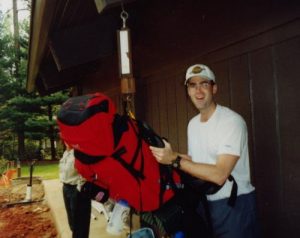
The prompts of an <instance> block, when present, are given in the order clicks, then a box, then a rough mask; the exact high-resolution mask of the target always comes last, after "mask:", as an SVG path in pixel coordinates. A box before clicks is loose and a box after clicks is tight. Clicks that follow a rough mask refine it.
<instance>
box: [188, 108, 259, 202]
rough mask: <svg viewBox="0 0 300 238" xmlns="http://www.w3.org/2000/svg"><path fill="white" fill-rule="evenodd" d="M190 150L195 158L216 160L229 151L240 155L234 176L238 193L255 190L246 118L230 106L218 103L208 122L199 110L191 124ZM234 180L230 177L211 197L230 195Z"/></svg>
mask: <svg viewBox="0 0 300 238" xmlns="http://www.w3.org/2000/svg"><path fill="white" fill-rule="evenodd" d="M188 154H189V155H190V156H191V157H192V160H193V161H194V162H200V163H206V164H216V162H217V156H218V155H221V154H230V155H236V156H239V157H240V158H239V160H238V161H237V164H236V165H235V167H234V169H233V171H232V173H231V174H232V176H233V177H234V179H235V180H236V182H237V186H238V195H241V194H246V193H249V192H251V191H253V190H254V187H253V186H252V185H251V182H250V168H249V153H248V134H247V126H246V123H245V121H244V119H243V118H242V117H241V116H240V115H239V114H237V113H235V112H234V111H232V110H230V109H229V108H227V107H223V106H220V105H217V107H216V110H215V111H214V113H213V114H212V116H211V117H210V118H209V120H208V121H206V122H201V121H200V114H198V115H196V116H195V117H194V118H192V119H191V120H190V122H189V125H188ZM232 183H233V182H230V181H229V180H227V181H226V182H225V184H224V186H223V187H222V189H220V190H219V191H218V192H217V193H215V194H213V195H207V199H208V200H210V201H214V200H219V199H223V198H228V197H229V196H230V193H231V188H232Z"/></svg>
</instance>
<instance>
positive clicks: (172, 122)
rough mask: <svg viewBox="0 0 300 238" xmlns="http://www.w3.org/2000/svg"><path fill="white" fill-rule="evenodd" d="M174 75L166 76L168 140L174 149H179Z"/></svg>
mask: <svg viewBox="0 0 300 238" xmlns="http://www.w3.org/2000/svg"><path fill="white" fill-rule="evenodd" d="M174 82H175V80H174V78H173V77H168V78H166V85H167V87H166V99H167V115H168V132H169V133H168V138H167V139H168V140H169V142H170V143H171V144H172V148H173V149H174V150H178V129H177V106H176V104H177V99H176V86H175V85H176V83H174Z"/></svg>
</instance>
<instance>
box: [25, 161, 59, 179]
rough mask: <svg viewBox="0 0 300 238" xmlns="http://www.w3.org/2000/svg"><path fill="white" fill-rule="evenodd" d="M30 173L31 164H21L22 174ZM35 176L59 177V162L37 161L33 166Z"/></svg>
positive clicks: (26, 175)
mask: <svg viewBox="0 0 300 238" xmlns="http://www.w3.org/2000/svg"><path fill="white" fill-rule="evenodd" d="M29 175H30V166H29V165H28V164H24V165H22V166H21V176H22V177H28V176H29ZM32 176H34V177H41V178H42V179H58V177H59V172H58V162H57V163H39V162H37V163H36V164H34V166H33V173H32Z"/></svg>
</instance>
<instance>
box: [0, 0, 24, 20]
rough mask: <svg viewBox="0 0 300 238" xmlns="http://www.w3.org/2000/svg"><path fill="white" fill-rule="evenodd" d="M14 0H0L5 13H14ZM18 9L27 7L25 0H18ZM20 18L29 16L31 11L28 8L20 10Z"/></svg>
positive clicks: (0, 8) (1, 8)
mask: <svg viewBox="0 0 300 238" xmlns="http://www.w3.org/2000/svg"><path fill="white" fill-rule="evenodd" d="M12 2H13V0H0V10H1V11H2V12H3V13H4V14H12ZM17 6H18V9H24V8H25V2H24V1H23V0H17ZM18 15H19V19H20V20H22V19H24V18H26V17H28V16H29V11H27V10H20V11H19V14H18Z"/></svg>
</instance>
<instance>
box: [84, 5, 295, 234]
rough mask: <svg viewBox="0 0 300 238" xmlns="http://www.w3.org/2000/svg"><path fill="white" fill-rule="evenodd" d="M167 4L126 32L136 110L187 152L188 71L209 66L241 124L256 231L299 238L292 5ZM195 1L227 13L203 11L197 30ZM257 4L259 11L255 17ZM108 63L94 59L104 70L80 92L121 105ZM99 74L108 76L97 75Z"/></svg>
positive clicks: (150, 11) (220, 95)
mask: <svg viewBox="0 0 300 238" xmlns="http://www.w3.org/2000/svg"><path fill="white" fill-rule="evenodd" d="M166 2H167V3H166V5H164V4H163V3H162V2H160V1H154V3H153V4H152V3H148V5H146V7H147V11H146V10H145V8H146V7H145V8H144V11H145V12H143V14H141V15H143V17H144V18H142V19H140V21H141V22H140V23H141V24H140V25H139V26H138V27H137V28H136V29H135V30H136V32H137V33H135V34H136V35H134V37H133V42H135V43H136V46H135V52H134V55H133V58H134V59H135V61H134V68H135V77H136V82H137V93H136V112H137V115H138V118H140V119H144V120H146V121H147V122H148V123H149V124H150V125H151V126H152V127H153V128H154V129H155V130H156V131H157V132H158V133H159V134H161V135H162V136H164V137H167V138H168V139H169V141H170V142H171V144H172V146H173V147H174V149H175V150H179V151H180V152H183V153H184V152H186V149H187V145H186V127H187V123H188V120H189V119H190V118H191V117H192V116H194V115H195V114H196V113H197V112H196V111H195V109H194V108H193V106H192V105H191V103H190V102H189V99H188V97H187V95H186V92H185V87H184V85H183V82H184V75H185V70H186V68H187V67H188V66H189V65H191V64H194V63H204V64H208V65H209V66H210V67H211V68H212V69H213V71H214V72H215V74H216V78H217V83H218V88H219V90H218V94H217V102H218V103H220V104H222V105H226V106H229V107H231V108H232V109H233V110H235V111H237V112H238V113H240V114H241V115H242V116H243V117H244V118H245V120H246V122H247V125H248V131H249V145H250V154H251V161H250V163H251V168H252V180H253V183H254V185H255V187H256V189H257V201H258V208H259V215H260V220H261V225H262V230H263V234H264V236H263V237H286V236H288V237H298V236H299V234H300V226H299V225H298V223H299V220H300V202H299V197H300V186H299V184H300V157H299V153H298V152H297V149H298V147H299V146H300V126H299V121H300V109H299V103H300V100H299V96H298V93H299V88H300V80H299V75H300V63H299V62H300V60H299V58H300V20H299V11H297V9H299V8H293V7H290V8H288V7H286V6H285V5H284V6H281V5H279V7H278V8H276V9H277V10H278V11H274V12H272V13H269V12H268V7H266V6H265V5H264V6H254V5H251V6H249V8H247V7H244V8H243V9H244V10H243V11H240V12H239V14H238V15H232V14H230V13H231V10H232V9H231V10H230V11H229V10H228V8H230V4H228V7H227V8H225V10H224V8H223V7H224V6H223V5H222V6H221V7H220V11H218V10H215V8H213V9H214V10H209V9H212V8H210V6H211V5H205V7H204V8H203V6H201V4H199V2H200V1H187V2H193V5H190V6H187V5H188V4H184V3H183V2H184V1H174V2H173V3H174V4H173V7H174V8H172V9H173V10H172V11H171V14H170V13H169V12H170V5H169V6H167V4H168V3H169V4H170V2H169V1H166ZM231 2H234V1H231ZM236 2H237V1H236ZM274 2H275V3H276V1H273V3H274ZM268 3H272V1H268ZM195 4H196V5H195ZM158 6H160V8H158ZM256 7H257V10H259V11H255V8H256ZM297 7H299V4H298V5H297ZM250 8H251V10H252V11H250V10H249V9H250ZM198 9H208V10H207V12H206V14H207V15H205V16H206V17H209V16H219V15H220V12H221V11H222V12H225V15H224V14H223V15H222V16H223V18H222V17H218V18H217V20H211V19H212V18H208V20H207V21H206V22H204V23H202V24H203V27H204V28H198V27H197V23H199V22H198V20H199V16H201V14H198V15H197V13H199V12H200V11H197V10H198ZM226 9H227V10H226ZM233 10H234V9H233ZM279 10H280V11H279ZM281 10H282V11H281ZM201 11H202V10H201ZM266 11H267V12H268V14H267V16H266V14H265V13H266ZM254 12H255V13H257V12H259V13H260V14H257V15H255V16H253V13H254ZM151 14H152V15H151ZM209 14H211V15H209ZM150 16H153V17H152V18H151V17H150ZM242 16H243V17H242ZM176 17H178V18H176ZM239 17H242V18H239ZM174 18H175V19H177V20H176V21H175V20H173V19H174ZM201 18H202V20H203V14H202V16H201ZM178 19H180V20H178ZM239 19H242V20H241V22H239ZM176 22H177V23H178V24H176ZM222 23H224V24H222ZM212 26H213V27H212ZM212 29H213V32H212ZM203 38H205V40H204V39H203ZM112 61H113V60H112ZM112 61H109V62H108V63H105V62H104V63H103V66H101V67H103V68H105V69H106V70H104V71H105V72H106V73H105V74H104V76H103V75H102V74H100V75H97V76H96V77H89V81H86V82H85V83H83V88H84V89H85V90H84V92H91V91H106V92H107V93H108V94H109V95H111V96H113V97H114V99H115V101H116V102H117V103H118V104H119V105H120V96H119V92H120V91H119V83H118V80H119V79H118V75H117V74H116V71H115V69H116V68H117V67H116V65H114V63H113V62H112ZM112 65H114V66H115V67H112ZM109 67H111V70H107V69H108V68H109ZM101 77H102V78H103V77H107V78H109V82H105V83H103V82H99V81H97V79H99V78H101Z"/></svg>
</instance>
